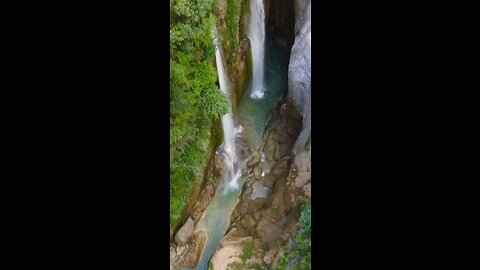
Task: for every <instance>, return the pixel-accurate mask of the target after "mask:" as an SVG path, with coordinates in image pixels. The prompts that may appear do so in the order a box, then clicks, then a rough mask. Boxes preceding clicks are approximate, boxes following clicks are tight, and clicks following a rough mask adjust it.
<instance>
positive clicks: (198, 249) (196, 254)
mask: <svg viewBox="0 0 480 270" xmlns="http://www.w3.org/2000/svg"><path fill="white" fill-rule="evenodd" d="M194 239H195V242H197V243H198V244H196V245H194V246H193V247H192V248H190V250H191V252H189V253H188V256H187V258H186V260H185V264H186V265H187V266H188V267H191V268H193V267H195V266H196V265H197V263H198V261H199V259H200V255H201V253H202V250H203V246H204V245H205V240H206V236H205V233H204V232H203V231H199V232H196V233H195V234H194Z"/></svg>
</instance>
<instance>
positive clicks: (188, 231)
mask: <svg viewBox="0 0 480 270" xmlns="http://www.w3.org/2000/svg"><path fill="white" fill-rule="evenodd" d="M194 225H195V224H194V223H193V220H192V218H190V217H189V218H188V220H187V222H186V223H185V224H184V225H183V226H182V227H181V228H180V230H178V232H177V235H175V242H177V243H178V244H179V245H184V244H186V243H187V241H188V240H189V239H190V237H192V234H193V227H194ZM177 253H178V252H177Z"/></svg>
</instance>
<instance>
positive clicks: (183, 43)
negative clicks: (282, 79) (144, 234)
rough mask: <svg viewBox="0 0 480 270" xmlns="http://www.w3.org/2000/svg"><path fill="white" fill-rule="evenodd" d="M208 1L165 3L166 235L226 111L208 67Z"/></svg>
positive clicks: (210, 17) (210, 56)
mask: <svg viewBox="0 0 480 270" xmlns="http://www.w3.org/2000/svg"><path fill="white" fill-rule="evenodd" d="M212 8H213V0H171V1H170V234H172V229H173V226H174V224H175V223H176V221H177V220H178V218H179V217H180V215H181V211H182V209H183V208H184V207H185V205H186V203H187V200H188V197H189V194H190V192H191V189H192V187H193V186H194V184H195V180H196V179H198V177H199V176H200V175H201V171H202V166H203V164H204V162H205V159H206V157H207V154H208V150H209V149H208V145H209V143H210V140H211V133H210V130H211V129H212V123H213V122H214V120H215V121H218V119H220V117H221V115H223V114H225V113H226V112H227V111H228V101H227V99H226V97H225V96H224V95H223V94H222V92H221V91H220V90H219V89H218V86H217V85H216V81H217V72H216V70H215V68H214V67H213V62H214V55H215V51H214V47H213V37H212V29H213V26H214V23H215V18H214V16H213V15H212V12H211V11H212Z"/></svg>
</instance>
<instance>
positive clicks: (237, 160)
mask: <svg viewBox="0 0 480 270" xmlns="http://www.w3.org/2000/svg"><path fill="white" fill-rule="evenodd" d="M252 1H254V0H252ZM262 9H263V8H262ZM262 25H263V24H262ZM258 26H259V25H257V27H258ZM213 35H214V42H215V56H216V63H217V71H218V80H219V84H220V89H221V91H222V92H223V93H224V94H225V95H227V96H229V93H230V92H229V89H228V87H229V81H228V78H227V77H226V73H225V68H224V67H225V66H224V65H223V61H222V54H221V50H220V48H219V47H218V40H217V38H216V29H214V32H213ZM266 41H267V42H266V43H265V44H266V45H265V46H267V47H266V48H267V49H265V52H267V55H266V56H265V59H267V61H266V63H265V66H266V67H268V68H266V69H265V80H266V81H265V82H263V81H260V84H261V85H262V86H263V84H264V83H265V85H266V86H268V87H265V88H260V89H261V90H262V94H259V95H255V97H260V96H261V98H254V97H251V96H250V93H251V92H248V93H245V95H244V96H243V97H242V99H241V100H240V103H239V104H238V107H237V112H236V114H235V119H238V120H239V121H240V122H241V123H242V125H243V126H244V127H243V128H242V127H241V126H238V127H236V126H235V124H234V121H233V120H234V117H233V114H232V110H231V109H230V112H229V113H227V114H226V115H224V116H223V117H222V128H223V132H224V140H223V144H222V145H221V146H220V147H219V148H218V150H217V152H216V154H217V157H216V158H219V157H220V158H222V161H223V162H222V177H223V179H222V180H224V181H222V182H221V183H220V185H219V187H218V188H217V190H216V192H215V195H214V197H213V198H212V200H211V201H210V203H209V205H208V207H207V208H206V209H205V212H204V213H203V215H202V217H201V218H200V220H199V221H198V224H197V225H196V227H195V229H194V233H199V232H201V233H203V234H204V236H205V242H204V244H203V247H201V254H200V258H199V260H198V263H197V265H196V266H195V267H194V268H193V270H207V269H209V266H208V264H209V261H210V259H211V256H212V254H214V252H215V250H216V249H217V248H218V246H219V243H220V242H221V241H222V239H223V237H224V236H225V234H226V233H227V230H228V228H229V227H230V217H231V216H232V212H233V211H234V209H235V206H236V205H237V203H238V201H239V196H240V194H241V193H242V187H243V185H244V183H245V181H246V176H245V175H242V168H244V167H245V165H246V161H247V160H248V159H249V157H246V156H243V155H242V151H240V150H241V148H246V147H248V148H251V149H257V150H259V146H260V139H261V136H262V134H263V130H264V128H265V123H266V121H267V114H268V110H269V108H270V106H271V105H272V104H273V102H274V101H275V100H276V99H277V98H278V97H279V96H280V95H281V93H282V92H281V91H282V90H283V89H285V88H286V74H287V69H286V67H287V66H286V65H285V64H283V65H282V67H283V69H279V67H280V62H281V61H283V60H282V57H283V56H284V55H285V54H284V53H283V52H281V51H279V50H278V48H276V47H275V46H273V47H272V46H271V45H272V44H270V43H269V42H268V40H266ZM279 48H280V47H279ZM272 49H273V51H272ZM262 50H263V49H262ZM272 52H276V53H273V54H272ZM262 53H263V52H262ZM258 59H259V57H257V59H256V60H258ZM261 59H263V56H261ZM262 61H263V60H262ZM259 65H261V67H263V63H261V64H257V67H259ZM262 73H263V71H262ZM257 79H258V78H257ZM263 79H264V78H263V75H262V78H261V80H263ZM257 89H259V88H257ZM267 89H268V94H265V95H264V91H267ZM265 93H266V92H265ZM229 102H230V99H229ZM230 107H231V106H230ZM242 130H243V131H242ZM240 134H241V136H242V137H243V139H242V142H240V141H237V140H236V138H237V137H238V136H239V135H240ZM264 159H265V158H264V157H263V158H262V160H264ZM262 175H264V174H263V172H262ZM257 189H258V188H257ZM257 191H258V192H257V193H258V194H257V193H256V194H254V195H255V196H257V195H258V196H262V194H263V193H262V192H264V190H263V189H258V190H257ZM183 269H190V268H186V267H184V268H183ZM215 269H217V267H216V268H215ZM218 269H221V268H220V267H218Z"/></svg>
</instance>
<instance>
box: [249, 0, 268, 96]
mask: <svg viewBox="0 0 480 270" xmlns="http://www.w3.org/2000/svg"><path fill="white" fill-rule="evenodd" d="M250 14H251V15H250V23H249V26H248V33H247V36H248V39H250V44H251V46H252V70H253V77H252V92H251V94H250V97H251V98H253V99H262V98H263V96H264V94H265V87H264V84H263V75H264V64H265V63H264V61H263V56H264V48H265V11H264V7H263V0H251V1H250Z"/></svg>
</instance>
